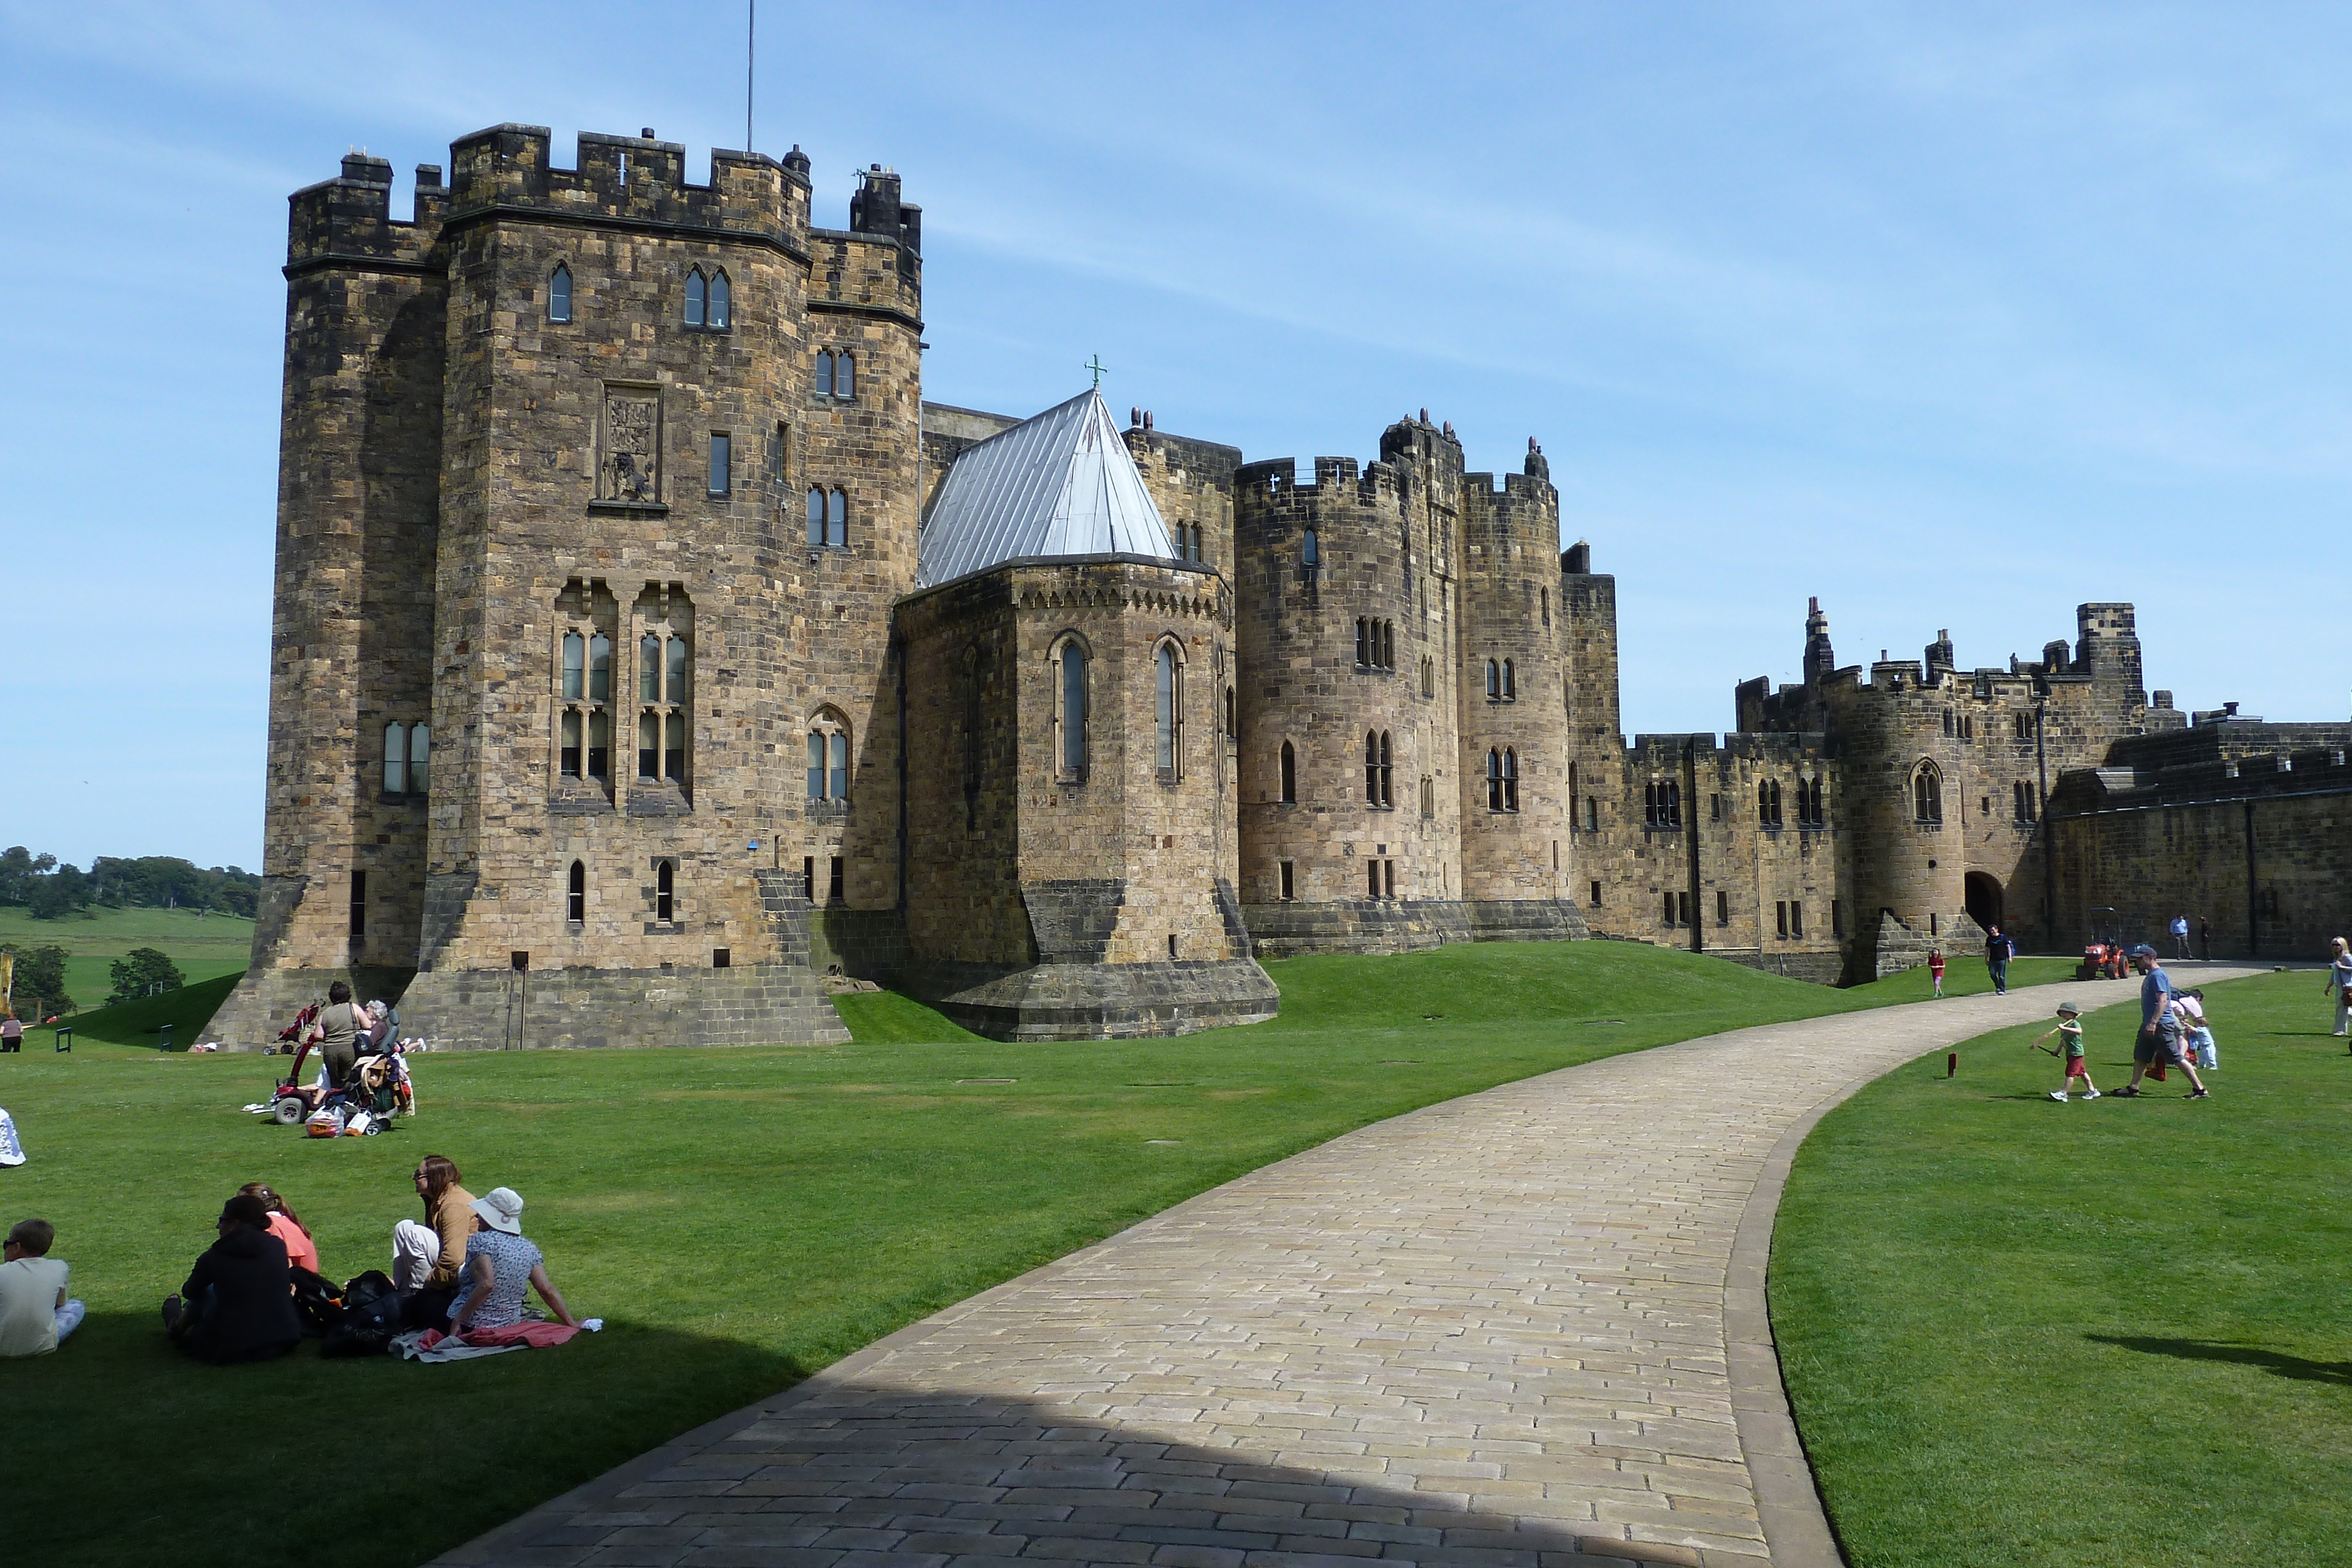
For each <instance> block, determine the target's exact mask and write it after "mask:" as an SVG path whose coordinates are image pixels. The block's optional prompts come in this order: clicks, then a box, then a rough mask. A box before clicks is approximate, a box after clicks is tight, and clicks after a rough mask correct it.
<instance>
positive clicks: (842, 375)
mask: <svg viewBox="0 0 2352 1568" xmlns="http://www.w3.org/2000/svg"><path fill="white" fill-rule="evenodd" d="M833 395H834V396H835V397H837V398H839V399H841V401H842V402H852V401H854V400H855V399H856V396H857V361H856V360H855V359H852V358H851V357H850V356H849V355H847V354H835V356H834V357H833Z"/></svg>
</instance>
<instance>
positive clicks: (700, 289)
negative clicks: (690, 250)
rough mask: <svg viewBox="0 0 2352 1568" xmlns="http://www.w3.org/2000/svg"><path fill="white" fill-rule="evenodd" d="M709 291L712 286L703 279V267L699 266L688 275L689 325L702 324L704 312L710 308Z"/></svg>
mask: <svg viewBox="0 0 2352 1568" xmlns="http://www.w3.org/2000/svg"><path fill="white" fill-rule="evenodd" d="M709 292H710V286H709V284H708V283H705V282H704V281H703V277H702V268H700V267H696V268H695V269H694V270H693V271H691V272H689V273H688V274H687V275H686V324H687V325H688V326H689V327H699V326H701V325H702V318H703V313H704V311H705V310H706V309H707V308H708V300H709Z"/></svg>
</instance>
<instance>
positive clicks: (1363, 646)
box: [1356, 615, 1372, 664]
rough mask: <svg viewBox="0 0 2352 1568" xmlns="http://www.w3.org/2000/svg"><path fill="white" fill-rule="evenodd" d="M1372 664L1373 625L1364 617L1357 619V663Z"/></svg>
mask: <svg viewBox="0 0 2352 1568" xmlns="http://www.w3.org/2000/svg"><path fill="white" fill-rule="evenodd" d="M1371 662H1372V623H1371V622H1369V621H1367V620H1365V619H1364V618H1363V617H1362V616H1360V615H1359V616H1357V617H1356V663H1357V664H1370V663H1371Z"/></svg>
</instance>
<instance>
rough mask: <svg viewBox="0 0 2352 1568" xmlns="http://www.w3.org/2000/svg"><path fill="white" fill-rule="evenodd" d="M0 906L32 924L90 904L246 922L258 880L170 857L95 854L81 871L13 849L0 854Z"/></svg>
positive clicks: (257, 896) (255, 902) (257, 898)
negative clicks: (20, 912) (14, 908)
mask: <svg viewBox="0 0 2352 1568" xmlns="http://www.w3.org/2000/svg"><path fill="white" fill-rule="evenodd" d="M0 904H23V905H25V906H26V908H27V909H29V910H30V911H31V913H32V916H33V918H34V919H36V920H56V919H59V918H61V917H62V916H65V915H71V914H73V913H74V912H76V911H77V910H83V909H88V908H89V907H90V906H91V905H92V904H102V905H105V906H106V907H108V908H111V909H125V908H132V907H142V908H149V909H209V910H217V911H219V912H220V913H222V914H224V915H245V916H246V917H247V918H248V919H250V918H251V917H252V916H253V915H254V913H255V911H256V910H257V909H258V908H259V907H260V904H261V878H260V876H259V874H258V873H254V872H249V871H247V870H245V869H243V868H242V867H239V866H233V865H231V866H218V865H216V866H214V867H213V868H212V869H211V870H209V871H207V870H205V868H204V867H202V866H198V865H195V864H194V863H192V862H187V861H184V860H181V859H179V858H178V857H177V856H174V855H142V856H140V857H138V858H137V859H135V860H126V859H121V858H118V857H116V856H112V855H100V856H99V857H98V858H97V859H96V860H94V861H92V862H90V866H89V870H88V871H83V870H81V869H80V868H79V867H78V866H74V865H70V864H59V863H58V857H57V856H55V855H50V854H39V855H37V854H35V853H33V852H31V851H29V850H27V849H26V848H25V846H24V845H22V844H18V845H16V847H15V848H13V849H8V850H0Z"/></svg>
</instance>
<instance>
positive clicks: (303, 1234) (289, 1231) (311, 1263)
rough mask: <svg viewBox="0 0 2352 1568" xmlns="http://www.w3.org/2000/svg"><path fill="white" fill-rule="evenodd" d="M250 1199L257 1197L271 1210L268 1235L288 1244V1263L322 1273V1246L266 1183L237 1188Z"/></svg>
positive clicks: (253, 1183) (252, 1182) (250, 1183)
mask: <svg viewBox="0 0 2352 1568" xmlns="http://www.w3.org/2000/svg"><path fill="white" fill-rule="evenodd" d="M236 1190H237V1191H239V1192H241V1193H243V1194H245V1195H246V1196H247V1197H257V1198H259V1199H260V1200H261V1207H264V1208H266V1209H268V1211H269V1234H270V1235H272V1236H275V1237H276V1238H278V1240H280V1241H282V1242H284V1243H285V1244H286V1261H287V1262H289V1263H290V1264H292V1265H293V1266H294V1267H295V1268H297V1269H308V1270H310V1272H312V1273H313V1274H315V1273H317V1272H318V1271H319V1244H318V1243H317V1242H315V1241H313V1240H311V1239H310V1232H309V1231H308V1230H305V1229H304V1228H302V1221H301V1219H300V1218H299V1217H298V1216H297V1215H296V1214H295V1212H294V1211H293V1210H292V1209H290V1208H289V1207H286V1200H285V1199H284V1198H282V1197H278V1195H277V1194H276V1193H274V1192H272V1191H270V1190H269V1187H268V1184H267V1183H265V1182H257V1181H249V1182H247V1183H246V1184H245V1185H244V1186H241V1187H239V1188H237V1189H236Z"/></svg>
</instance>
